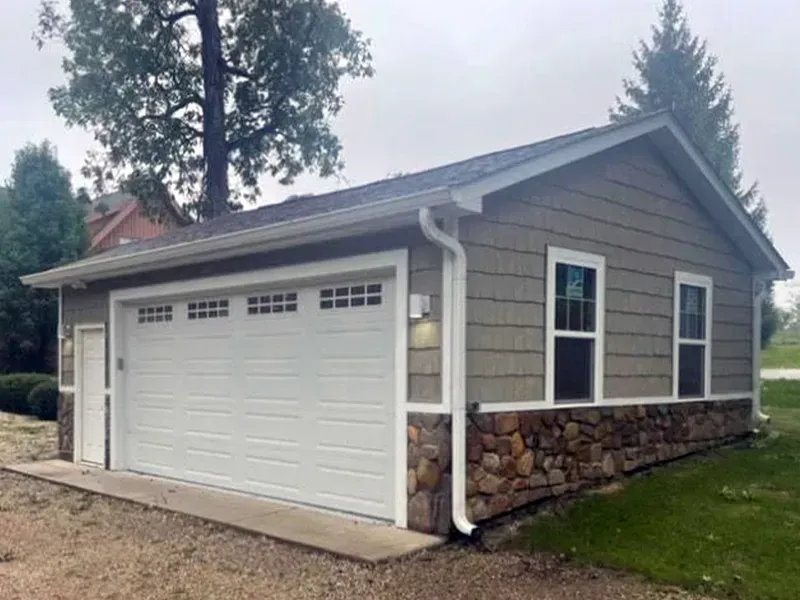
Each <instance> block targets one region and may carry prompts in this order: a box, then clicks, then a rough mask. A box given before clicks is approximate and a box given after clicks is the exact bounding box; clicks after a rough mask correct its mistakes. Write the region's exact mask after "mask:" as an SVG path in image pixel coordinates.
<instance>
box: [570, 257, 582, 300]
mask: <svg viewBox="0 0 800 600" xmlns="http://www.w3.org/2000/svg"><path fill="white" fill-rule="evenodd" d="M585 270H586V269H584V268H583V267H575V266H573V265H568V266H567V298H584V297H585V296H584V294H585V286H584V285H583V283H584V279H585V276H584V271H585Z"/></svg>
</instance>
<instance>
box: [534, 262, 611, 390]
mask: <svg viewBox="0 0 800 600" xmlns="http://www.w3.org/2000/svg"><path fill="white" fill-rule="evenodd" d="M604 304H605V258H604V257H602V256H598V255H596V254H586V253H584V252H576V251H574V250H566V249H563V248H554V247H552V246H551V247H548V249H547V305H546V315H545V326H546V345H545V365H546V374H545V381H546V386H545V397H546V400H547V401H548V402H549V403H551V404H553V403H557V404H562V403H563V404H566V403H586V402H597V401H599V400H601V399H602V396H603V338H604V322H605V319H604Z"/></svg>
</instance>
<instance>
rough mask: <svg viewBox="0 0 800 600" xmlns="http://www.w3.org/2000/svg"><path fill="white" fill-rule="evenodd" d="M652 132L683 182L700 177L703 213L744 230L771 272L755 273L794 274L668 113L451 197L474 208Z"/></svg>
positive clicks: (526, 164) (569, 146)
mask: <svg viewBox="0 0 800 600" xmlns="http://www.w3.org/2000/svg"><path fill="white" fill-rule="evenodd" d="M656 132H668V134H669V135H668V136H667V138H666V139H668V140H669V141H670V145H671V146H672V148H671V149H672V150H675V151H678V152H680V153H682V154H683V157H684V159H685V160H683V161H681V162H682V163H683V164H677V161H674V160H673V161H672V162H671V161H670V159H674V155H673V156H665V157H664V158H665V159H666V160H667V161H668V162H670V164H671V166H672V167H673V168H674V169H675V170H676V171H678V172H679V173H681V174H682V175H683V176H684V177H687V178H688V177H689V176H691V175H693V174H689V175H688V176H687V173H686V172H685V171H686V168H687V165H690V166H691V169H692V170H694V171H695V174H694V175H695V176H694V177H693V179H695V180H698V178H697V175H699V176H700V178H701V179H702V181H703V182H704V184H705V185H704V186H703V187H704V188H705V189H693V190H692V191H693V192H694V193H695V194H696V195H697V196H698V197H703V198H707V197H708V196H709V193H710V195H711V196H713V199H712V202H711V203H710V204H712V206H709V207H707V208H708V209H709V211H710V212H712V214H713V213H719V211H720V209H722V210H725V211H726V212H728V213H729V214H730V215H732V216H733V217H734V218H735V220H736V222H737V224H739V225H740V226H741V227H742V230H743V232H744V233H745V234H746V235H747V237H748V238H749V239H750V240H751V245H752V249H754V250H756V249H757V251H758V253H759V254H760V256H759V257H758V258H759V259H760V262H761V263H763V264H764V265H769V266H770V268H769V269H756V270H758V271H759V272H760V273H761V274H762V276H763V277H765V278H770V279H791V278H792V277H793V276H794V273H793V272H792V271H791V270H790V269H789V267H788V265H787V264H786V262H785V261H784V260H783V258H782V257H781V256H780V254H779V253H778V251H777V250H776V249H775V248H774V247H773V246H772V244H771V242H770V241H769V240H768V239H767V237H766V236H765V235H764V234H763V233H762V232H761V231H760V230H759V229H758V227H757V226H756V225H755V224H754V223H753V222H752V220H751V219H750V217H749V216H748V215H747V212H746V211H745V210H744V208H743V207H742V205H741V203H740V202H739V200H738V198H736V196H734V195H733V193H732V192H731V191H730V190H729V189H728V187H727V186H726V185H725V184H724V183H723V182H722V181H721V180H720V178H719V176H718V175H717V174H716V172H715V171H714V169H713V168H712V167H711V166H710V164H709V163H708V161H707V160H706V159H705V158H704V157H703V155H702V154H701V153H700V151H699V150H697V148H696V147H695V146H694V144H693V143H692V142H691V141H690V140H689V138H688V137H687V135H686V133H685V132H684V131H683V129H682V128H681V127H680V125H678V123H677V122H676V121H675V119H674V118H673V117H672V116H671V115H670V114H669V113H667V112H661V113H658V114H655V115H653V116H652V117H649V118H645V119H642V120H638V121H633V122H631V123H630V124H629V125H623V126H620V127H619V128H616V129H613V130H611V131H608V132H606V133H598V134H597V135H596V136H590V137H589V138H588V139H585V140H579V141H576V142H572V143H568V144H567V145H565V146H563V147H561V148H556V149H555V150H553V151H552V152H547V153H545V154H544V155H542V156H539V157H537V158H534V159H531V160H529V161H527V162H524V163H521V164H519V165H517V166H515V167H512V168H510V169H506V170H505V171H501V172H499V173H494V174H492V175H489V176H487V177H483V178H481V179H477V180H475V181H473V182H471V183H469V184H465V185H463V186H459V187H457V188H454V189H453V197H454V198H459V199H461V200H462V202H465V201H466V200H467V199H471V201H472V202H473V203H477V200H476V199H480V198H484V197H485V196H486V195H487V194H491V193H492V192H496V191H499V190H502V189H504V188H507V187H509V186H512V185H514V184H517V183H521V182H523V181H525V180H527V179H531V178H533V177H536V176H539V175H543V174H545V173H548V172H550V171H553V170H555V169H558V168H560V167H564V166H567V165H569V164H572V163H574V162H577V161H579V160H583V159H585V158H589V157H590V156H593V155H595V154H599V153H600V152H603V151H605V150H609V149H611V148H614V147H616V146H619V145H621V144H624V143H626V142H629V141H632V140H635V139H637V138H641V137H644V136H650V137H651V138H654V137H655V136H653V134H655V133H656ZM661 138H662V142H663V139H664V136H661ZM653 141H654V142H655V143H656V145H657V146H659V143H658V142H659V140H657V139H653ZM673 163H674V164H673ZM698 199H700V198H698ZM706 201H707V200H706ZM744 250H746V249H744Z"/></svg>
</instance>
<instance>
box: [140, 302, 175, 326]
mask: <svg viewBox="0 0 800 600" xmlns="http://www.w3.org/2000/svg"><path fill="white" fill-rule="evenodd" d="M136 316H137V319H136V320H137V322H138V323H139V324H143V323H164V322H169V321H172V305H170V304H167V305H165V306H143V307H142V308H140V309H139V310H138V311H137V314H136Z"/></svg>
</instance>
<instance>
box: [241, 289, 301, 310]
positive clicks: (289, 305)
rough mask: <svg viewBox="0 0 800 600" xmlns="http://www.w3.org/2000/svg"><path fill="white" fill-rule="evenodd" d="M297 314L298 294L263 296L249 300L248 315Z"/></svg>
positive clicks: (250, 297) (285, 293) (252, 297)
mask: <svg viewBox="0 0 800 600" xmlns="http://www.w3.org/2000/svg"><path fill="white" fill-rule="evenodd" d="M289 312H297V292H283V293H280V294H263V295H260V296H249V297H248V298H247V314H248V315H271V314H279V313H289Z"/></svg>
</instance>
